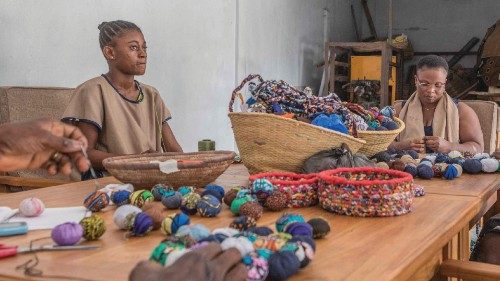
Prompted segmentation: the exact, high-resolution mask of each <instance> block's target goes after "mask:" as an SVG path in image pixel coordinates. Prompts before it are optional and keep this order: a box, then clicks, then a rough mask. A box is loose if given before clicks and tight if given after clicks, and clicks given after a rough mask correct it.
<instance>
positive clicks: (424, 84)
mask: <svg viewBox="0 0 500 281" xmlns="http://www.w3.org/2000/svg"><path fill="white" fill-rule="evenodd" d="M415 78H417V81H418V83H417V85H419V86H420V87H422V88H424V89H428V88H430V87H431V86H434V88H435V89H436V90H441V89H442V88H444V87H445V86H446V82H444V83H441V82H437V83H436V84H434V85H433V84H431V83H429V82H425V81H424V82H422V81H420V79H418V77H417V76H415Z"/></svg>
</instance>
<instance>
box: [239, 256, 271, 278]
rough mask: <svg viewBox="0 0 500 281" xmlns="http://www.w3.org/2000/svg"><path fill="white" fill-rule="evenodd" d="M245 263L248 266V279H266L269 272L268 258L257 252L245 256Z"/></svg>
mask: <svg viewBox="0 0 500 281" xmlns="http://www.w3.org/2000/svg"><path fill="white" fill-rule="evenodd" d="M243 263H244V264H245V266H246V268H247V278H246V280H247V281H264V280H266V277H267V275H268V274H269V265H268V264H267V260H266V259H265V258H263V257H260V256H259V255H257V254H256V253H250V255H248V256H245V257H244V258H243Z"/></svg>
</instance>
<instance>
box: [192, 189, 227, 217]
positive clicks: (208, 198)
mask: <svg viewBox="0 0 500 281" xmlns="http://www.w3.org/2000/svg"><path fill="white" fill-rule="evenodd" d="M209 191H210V190H209ZM221 208H222V206H221V202H220V200H219V199H218V198H216V197H215V196H212V195H205V196H203V197H201V199H200V200H198V202H197V203H196V209H197V210H198V213H200V215H201V216H202V217H215V216H217V215H218V214H219V213H220V210H221Z"/></svg>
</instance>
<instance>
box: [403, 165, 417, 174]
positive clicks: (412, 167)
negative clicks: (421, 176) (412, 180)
mask: <svg viewBox="0 0 500 281" xmlns="http://www.w3.org/2000/svg"><path fill="white" fill-rule="evenodd" d="M404 171H405V172H407V173H408V174H410V175H412V176H413V177H416V176H417V166H416V165H415V164H413V163H410V164H406V166H405V170H404Z"/></svg>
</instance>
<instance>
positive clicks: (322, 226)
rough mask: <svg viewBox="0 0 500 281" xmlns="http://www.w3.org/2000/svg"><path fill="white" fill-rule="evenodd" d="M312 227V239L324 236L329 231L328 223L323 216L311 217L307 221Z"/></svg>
mask: <svg viewBox="0 0 500 281" xmlns="http://www.w3.org/2000/svg"><path fill="white" fill-rule="evenodd" d="M307 223H308V224H309V225H311V227H312V229H313V237H314V239H321V238H324V237H325V236H326V235H328V233H330V224H328V222H327V221H326V220H325V219H323V218H313V219H310V220H308V221H307Z"/></svg>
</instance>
